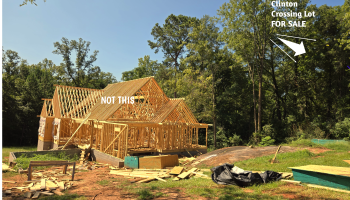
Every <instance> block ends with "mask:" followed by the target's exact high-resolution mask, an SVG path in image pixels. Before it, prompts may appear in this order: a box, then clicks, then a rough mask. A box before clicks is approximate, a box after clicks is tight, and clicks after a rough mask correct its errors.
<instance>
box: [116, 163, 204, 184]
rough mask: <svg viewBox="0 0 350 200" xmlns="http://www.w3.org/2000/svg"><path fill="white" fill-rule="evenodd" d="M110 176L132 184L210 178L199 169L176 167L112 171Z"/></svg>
mask: <svg viewBox="0 0 350 200" xmlns="http://www.w3.org/2000/svg"><path fill="white" fill-rule="evenodd" d="M110 174H114V175H118V176H124V177H126V178H130V179H131V180H130V182H131V183H148V182H151V181H154V180H158V181H163V182H167V181H166V180H165V179H166V178H173V179H172V180H174V181H178V180H181V179H186V178H190V177H194V178H206V179H210V177H209V176H207V175H205V174H203V172H200V170H199V169H197V168H192V169H185V168H184V167H174V168H172V169H171V170H170V169H134V170H111V171H110Z"/></svg>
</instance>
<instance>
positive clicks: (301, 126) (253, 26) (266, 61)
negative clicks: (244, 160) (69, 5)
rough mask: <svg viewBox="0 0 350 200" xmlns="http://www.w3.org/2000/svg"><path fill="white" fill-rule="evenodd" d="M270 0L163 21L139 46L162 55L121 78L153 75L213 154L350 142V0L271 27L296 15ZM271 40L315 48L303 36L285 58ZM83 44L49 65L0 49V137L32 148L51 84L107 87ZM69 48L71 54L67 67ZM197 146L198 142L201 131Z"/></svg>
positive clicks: (301, 1) (68, 45)
mask: <svg viewBox="0 0 350 200" xmlns="http://www.w3.org/2000/svg"><path fill="white" fill-rule="evenodd" d="M269 2H270V1H267V3H266V2H265V1H262V0H251V1H245V0H235V1H233V0H231V1H230V2H228V3H225V4H223V5H222V6H221V7H220V8H219V10H218V14H217V16H214V17H210V16H207V15H205V16H203V17H202V18H200V19H199V18H196V17H190V16H184V15H177V16H176V15H173V14H171V15H169V16H168V17H167V18H166V19H165V22H164V24H162V25H160V24H158V23H157V24H155V26H154V27H153V28H152V30H151V35H152V36H153V37H154V39H153V40H149V41H148V45H149V46H150V48H151V49H153V50H154V51H155V53H162V54H163V55H164V57H163V58H164V59H163V60H161V61H157V60H151V58H150V56H149V55H145V56H144V57H142V58H139V63H138V66H137V67H135V68H134V69H132V70H130V71H125V72H123V73H122V80H123V81H128V80H133V79H137V78H144V77H148V76H154V77H155V79H156V80H157V82H158V83H159V85H160V86H161V88H162V89H163V90H164V92H165V93H166V94H167V96H169V97H174V98H185V101H186V103H187V104H188V106H189V107H190V109H191V110H192V112H193V113H194V114H195V116H196V117H197V119H198V120H199V122H201V123H208V124H212V128H210V129H209V135H208V144H209V145H210V146H211V147H213V148H221V147H225V146H231V145H241V144H254V145H270V144H273V143H281V142H288V141H291V140H296V139H303V138H329V139H350V115H349V114H350V107H349V103H350V92H349V89H350V88H349V87H350V81H349V80H350V69H349V68H348V67H347V66H349V67H350V32H349V30H350V1H349V0H346V1H345V2H344V4H343V5H342V6H334V7H331V6H327V5H323V6H320V7H316V5H312V4H310V1H308V0H296V2H297V3H298V7H295V8H288V9H291V10H293V11H295V12H302V11H310V12H312V11H315V12H316V14H317V17H311V18H303V20H305V21H306V27H304V28H297V27H294V28H293V27H288V28H282V27H279V28H276V27H271V24H270V23H271V21H281V20H295V19H293V18H282V17H275V18H274V17H272V16H271V12H272V11H273V10H272V9H277V11H284V9H285V8H281V7H279V8H271V6H270V5H269V4H268V3H269ZM276 34H281V35H290V36H295V37H302V38H312V39H316V42H314V41H305V40H304V41H303V42H304V44H305V46H306V53H305V54H302V55H299V56H297V57H294V58H295V60H296V62H294V61H293V60H292V59H290V58H289V57H288V56H287V55H286V54H285V53H284V52H282V51H281V50H280V49H279V48H278V47H276V46H275V45H274V43H272V42H271V40H272V41H274V42H275V43H277V44H278V45H279V46H280V47H281V48H282V49H283V50H284V51H285V52H286V53H288V54H289V55H291V56H292V57H293V54H294V52H293V51H292V50H291V49H289V48H288V47H286V46H285V45H283V43H282V42H281V41H279V40H278V38H277V37H278V36H277V35H276ZM288 40H289V41H292V42H295V43H298V44H299V43H300V42H301V40H299V39H295V38H288ZM89 45H90V43H89V42H86V41H83V40H82V39H80V40H79V41H75V40H72V41H69V40H68V39H66V38H62V40H61V42H56V43H55V44H54V46H55V51H54V52H53V53H55V54H59V55H62V58H63V61H62V63H61V64H60V65H57V66H56V65H55V64H53V63H52V62H51V61H49V60H47V59H44V60H43V61H42V62H40V63H38V64H35V65H29V64H27V63H26V61H25V60H21V59H20V58H19V56H18V54H17V53H16V52H14V51H11V50H7V51H3V133H4V134H3V137H4V141H12V142H13V144H19V143H20V144H25V143H27V144H36V141H37V128H38V121H39V119H38V118H36V115H38V113H40V110H41V106H42V101H40V99H41V98H42V97H48V98H50V97H51V96H52V94H53V89H54V88H53V86H52V85H53V84H65V85H72V86H80V87H90V88H104V87H105V86H106V85H107V84H108V83H112V82H115V81H116V80H115V78H114V77H113V75H112V74H110V73H104V72H101V70H100V68H99V67H98V66H94V65H93V63H94V61H96V59H97V53H98V51H95V52H93V53H92V55H90V56H89V57H88V56H87V55H88V52H89V50H90V49H89ZM72 51H77V55H78V57H77V59H76V60H75V62H73V61H72V58H71V52H72ZM79 52H80V53H79ZM79 56H82V57H80V58H79ZM38 88H39V89H38ZM6 139H9V140H6ZM200 143H201V144H205V136H204V134H203V133H201V134H200Z"/></svg>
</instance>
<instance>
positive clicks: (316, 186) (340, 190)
mask: <svg viewBox="0 0 350 200" xmlns="http://www.w3.org/2000/svg"><path fill="white" fill-rule="evenodd" d="M307 186H308V187H313V188H319V189H326V190H333V191H337V192H345V193H349V194H350V191H349V190H342V189H336V188H331V187H325V186H320V185H314V184H307Z"/></svg>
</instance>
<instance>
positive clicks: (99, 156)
mask: <svg viewBox="0 0 350 200" xmlns="http://www.w3.org/2000/svg"><path fill="white" fill-rule="evenodd" d="M91 159H92V160H93V161H96V162H99V163H108V164H111V165H114V166H117V167H119V168H121V167H124V160H122V159H119V158H117V157H114V156H111V155H108V154H105V153H103V152H101V151H99V150H96V149H92V150H91Z"/></svg>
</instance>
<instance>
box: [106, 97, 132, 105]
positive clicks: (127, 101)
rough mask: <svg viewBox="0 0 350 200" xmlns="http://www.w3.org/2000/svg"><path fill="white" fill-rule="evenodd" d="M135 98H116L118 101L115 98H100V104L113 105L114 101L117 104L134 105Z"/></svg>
mask: <svg viewBox="0 0 350 200" xmlns="http://www.w3.org/2000/svg"><path fill="white" fill-rule="evenodd" d="M134 100H135V97H127V96H124V97H123V96H118V100H117V99H116V98H115V96H112V97H101V104H111V103H112V104H114V103H115V102H116V101H117V102H119V104H134V102H135V101H134Z"/></svg>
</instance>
